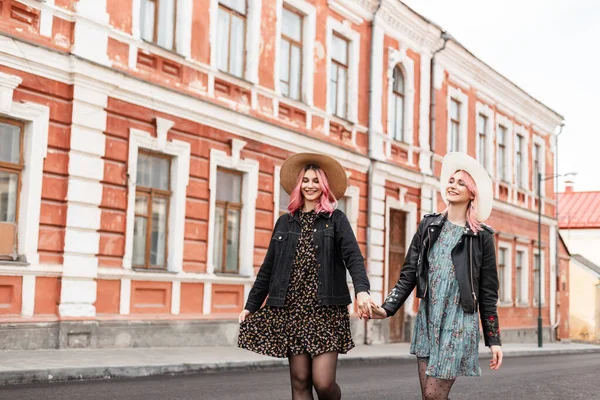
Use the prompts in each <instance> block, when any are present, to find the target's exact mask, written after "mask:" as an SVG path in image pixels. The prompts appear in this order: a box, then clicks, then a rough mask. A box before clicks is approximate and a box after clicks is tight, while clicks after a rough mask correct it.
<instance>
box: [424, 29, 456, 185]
mask: <svg viewBox="0 0 600 400" xmlns="http://www.w3.org/2000/svg"><path fill="white" fill-rule="evenodd" d="M451 37H452V36H450V34H449V33H447V32H446V31H443V32H442V34H441V35H440V38H441V39H442V40H444V44H443V45H442V47H440V48H439V49H437V50H436V51H434V52H433V55H432V56H431V67H430V71H429V90H430V97H429V103H430V106H429V149H430V151H431V173H432V175H435V171H434V166H435V164H434V160H433V159H434V157H433V156H434V155H435V108H436V101H435V87H434V84H433V81H434V71H435V56H436V54H437V53H439V52H440V51H442V50H444V49H445V48H446V43H447V42H448V40H449V39H450V38H451Z"/></svg>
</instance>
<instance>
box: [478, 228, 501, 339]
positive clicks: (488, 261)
mask: <svg viewBox="0 0 600 400" xmlns="http://www.w3.org/2000/svg"><path fill="white" fill-rule="evenodd" d="M481 241H482V248H483V260H482V263H481V275H480V278H479V279H480V282H479V313H480V318H481V327H482V329H483V337H484V340H485V345H486V346H501V345H502V342H501V341H500V325H499V323H498V311H497V307H496V304H497V303H498V286H499V284H498V270H497V269H496V245H495V243H494V236H493V235H487V234H483V235H482V236H481Z"/></svg>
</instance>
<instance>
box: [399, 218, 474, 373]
mask: <svg viewBox="0 0 600 400" xmlns="http://www.w3.org/2000/svg"><path fill="white" fill-rule="evenodd" d="M463 231H464V227H462V226H459V225H455V224H453V223H451V222H449V221H446V222H445V223H444V226H443V227H442V232H441V233H440V236H439V238H438V240H437V241H436V242H435V243H434V245H433V248H432V249H431V251H430V252H429V256H428V261H429V295H428V300H425V299H423V300H422V301H421V304H420V306H419V312H418V313H417V319H416V322H415V329H414V332H413V338H412V342H411V347H410V352H411V354H415V355H416V356H417V357H419V358H429V360H428V363H427V371H426V374H427V375H428V376H431V377H434V378H438V379H455V378H456V377H457V376H461V375H462V376H480V375H481V368H480V367H479V320H478V313H477V312H475V313H473V314H469V313H465V312H464V311H463V308H462V307H461V305H460V293H459V288H458V281H457V279H456V275H455V271H454V265H453V264H452V249H453V248H454V246H456V244H457V243H458V241H459V240H460V238H461V236H462V234H463Z"/></svg>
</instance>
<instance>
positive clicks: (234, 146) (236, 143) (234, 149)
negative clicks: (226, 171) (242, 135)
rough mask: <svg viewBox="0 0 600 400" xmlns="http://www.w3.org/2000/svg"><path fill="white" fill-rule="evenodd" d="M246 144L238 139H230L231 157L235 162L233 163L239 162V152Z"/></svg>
mask: <svg viewBox="0 0 600 400" xmlns="http://www.w3.org/2000/svg"><path fill="white" fill-rule="evenodd" d="M246 144H248V142H245V141H243V140H240V139H231V157H232V158H233V159H234V160H235V162H237V161H239V160H240V152H241V151H242V149H243V148H244V146H246Z"/></svg>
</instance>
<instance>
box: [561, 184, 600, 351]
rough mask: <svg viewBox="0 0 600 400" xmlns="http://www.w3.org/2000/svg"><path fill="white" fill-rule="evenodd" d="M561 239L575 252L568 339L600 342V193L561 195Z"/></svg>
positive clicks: (568, 192) (571, 266) (569, 191)
mask: <svg viewBox="0 0 600 400" xmlns="http://www.w3.org/2000/svg"><path fill="white" fill-rule="evenodd" d="M558 201H559V205H560V207H559V226H560V232H561V236H562V237H563V238H564V241H565V243H566V245H567V246H568V247H569V252H570V253H571V260H570V264H569V279H568V282H569V287H570V290H569V292H570V299H569V302H570V307H569V331H568V337H569V338H570V339H573V340H580V341H600V255H599V253H598V243H600V191H589V192H578V191H575V190H574V188H573V183H572V182H567V185H566V188H565V191H564V192H562V193H559V194H558Z"/></svg>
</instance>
